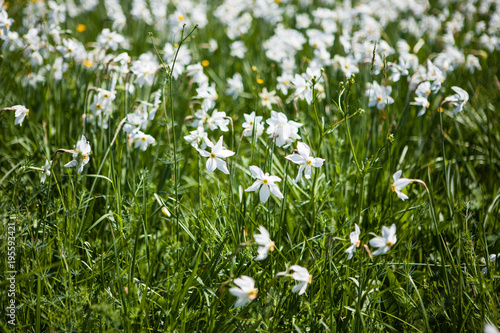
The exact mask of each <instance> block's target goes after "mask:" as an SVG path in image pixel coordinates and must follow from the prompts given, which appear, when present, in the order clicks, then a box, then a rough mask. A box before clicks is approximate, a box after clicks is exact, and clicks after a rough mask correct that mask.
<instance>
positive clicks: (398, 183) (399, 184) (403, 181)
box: [391, 170, 428, 201]
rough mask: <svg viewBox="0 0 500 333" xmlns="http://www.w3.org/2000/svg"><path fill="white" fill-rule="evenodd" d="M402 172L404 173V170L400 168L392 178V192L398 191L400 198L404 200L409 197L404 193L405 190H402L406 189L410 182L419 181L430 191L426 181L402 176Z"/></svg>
mask: <svg viewBox="0 0 500 333" xmlns="http://www.w3.org/2000/svg"><path fill="white" fill-rule="evenodd" d="M402 173H403V171H401V170H398V171H396V172H395V173H394V175H392V178H393V179H394V183H392V184H391V190H392V192H396V194H397V195H398V197H399V199H401V200H403V201H405V200H406V199H408V196H407V195H406V194H404V193H403V192H401V190H402V189H404V188H405V187H406V186H407V185H408V184H410V183H419V184H421V185H424V187H425V189H426V190H427V191H428V189H427V185H425V183H424V182H423V181H422V180H420V179H408V178H401V174H402Z"/></svg>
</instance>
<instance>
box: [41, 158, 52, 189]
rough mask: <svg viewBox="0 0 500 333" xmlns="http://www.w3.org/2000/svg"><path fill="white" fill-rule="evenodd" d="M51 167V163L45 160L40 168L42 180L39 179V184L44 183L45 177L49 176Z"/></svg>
mask: <svg viewBox="0 0 500 333" xmlns="http://www.w3.org/2000/svg"><path fill="white" fill-rule="evenodd" d="M51 166H52V161H49V160H45V165H44V166H43V167H41V170H40V171H41V172H42V178H41V179H40V183H42V184H43V183H45V180H46V179H47V176H50V167H51Z"/></svg>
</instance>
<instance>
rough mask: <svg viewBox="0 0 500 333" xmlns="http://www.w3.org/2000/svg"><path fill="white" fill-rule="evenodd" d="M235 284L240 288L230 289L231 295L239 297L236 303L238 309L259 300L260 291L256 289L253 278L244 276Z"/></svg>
mask: <svg viewBox="0 0 500 333" xmlns="http://www.w3.org/2000/svg"><path fill="white" fill-rule="evenodd" d="M234 284H235V285H237V286H238V287H232V288H230V289H229V292H230V293H231V295H233V296H236V297H238V299H237V300H236V302H235V303H234V306H235V307H236V308H241V307H242V306H244V305H245V304H247V303H250V302H251V301H253V300H254V299H255V298H257V293H258V290H257V288H255V281H254V280H253V279H252V278H251V277H249V276H246V275H242V276H241V277H239V278H237V279H235V280H234Z"/></svg>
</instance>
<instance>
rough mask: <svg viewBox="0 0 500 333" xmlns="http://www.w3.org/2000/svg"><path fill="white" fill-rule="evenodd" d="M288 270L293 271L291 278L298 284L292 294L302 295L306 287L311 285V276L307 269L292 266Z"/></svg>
mask: <svg viewBox="0 0 500 333" xmlns="http://www.w3.org/2000/svg"><path fill="white" fill-rule="evenodd" d="M290 269H291V270H293V271H295V272H294V273H293V274H292V278H293V279H294V280H295V281H298V282H300V283H299V284H297V285H295V286H294V287H293V289H292V292H294V293H296V292H299V295H302V294H303V293H305V292H306V289H307V285H308V284H311V283H312V275H311V274H309V271H308V270H307V268H304V267H302V266H299V265H293V266H292V267H290Z"/></svg>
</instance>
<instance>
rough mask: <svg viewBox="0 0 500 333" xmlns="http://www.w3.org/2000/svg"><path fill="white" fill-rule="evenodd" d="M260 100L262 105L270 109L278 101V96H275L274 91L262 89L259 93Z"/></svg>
mask: <svg viewBox="0 0 500 333" xmlns="http://www.w3.org/2000/svg"><path fill="white" fill-rule="evenodd" d="M259 97H260V102H261V103H262V106H263V107H265V108H267V109H269V110H271V109H272V108H273V104H278V103H279V98H278V96H276V91H275V90H273V91H267V88H264V89H262V92H260V93H259Z"/></svg>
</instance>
